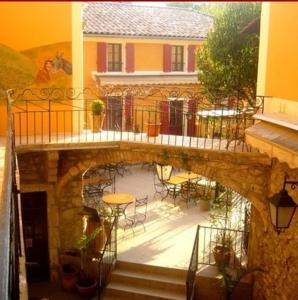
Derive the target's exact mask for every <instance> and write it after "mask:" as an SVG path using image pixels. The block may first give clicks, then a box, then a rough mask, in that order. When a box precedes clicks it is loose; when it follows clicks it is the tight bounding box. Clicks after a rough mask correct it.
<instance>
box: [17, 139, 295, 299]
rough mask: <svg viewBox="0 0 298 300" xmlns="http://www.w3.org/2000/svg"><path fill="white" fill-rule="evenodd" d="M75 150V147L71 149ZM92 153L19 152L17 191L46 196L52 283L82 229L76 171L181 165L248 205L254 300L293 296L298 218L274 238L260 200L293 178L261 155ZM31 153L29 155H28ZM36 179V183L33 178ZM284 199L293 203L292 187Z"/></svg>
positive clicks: (147, 148) (107, 148)
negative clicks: (63, 250) (113, 166)
mask: <svg viewBox="0 0 298 300" xmlns="http://www.w3.org/2000/svg"><path fill="white" fill-rule="evenodd" d="M77 146H78V148H79V147H81V148H82V145H81V144H80V145H77ZM101 147H102V148H100V145H99V146H98V148H92V149H88V148H86V147H85V148H83V149H74V148H73V146H72V149H68V148H65V149H63V150H61V149H59V150H55V149H54V148H53V147H51V149H45V148H44V146H43V149H39V150H42V151H38V149H37V148H34V149H32V148H31V149H25V148H23V149H19V151H20V152H19V154H18V160H19V164H20V166H21V168H20V173H21V174H20V176H21V190H22V191H41V190H45V191H47V193H48V220H49V224H48V226H49V239H50V241H49V244H50V265H51V271H52V274H51V275H52V279H53V280H55V279H56V278H57V275H58V273H57V271H58V258H59V257H58V252H57V248H58V247H63V248H64V247H69V246H72V245H73V244H74V241H75V240H76V238H77V237H78V235H79V234H80V231H81V220H80V218H79V216H78V212H79V211H80V209H81V208H82V200H81V174H82V173H83V172H84V171H85V170H86V169H87V168H89V167H95V166H97V165H104V164H106V163H111V162H112V163H115V162H125V163H127V164H133V163H142V162H153V161H156V162H160V163H168V164H171V165H173V166H175V167H182V168H187V169H189V170H191V171H193V172H195V173H198V174H201V175H203V176H206V177H208V178H210V179H212V180H216V181H218V182H220V183H221V184H223V185H225V186H226V187H229V188H232V189H234V190H235V191H237V192H238V193H240V194H241V195H243V196H244V197H246V198H247V199H248V200H249V201H251V203H252V206H253V214H252V225H251V240H250V245H249V265H250V267H252V268H260V269H262V270H263V271H262V272H256V273H255V293H254V299H268V300H269V299H270V300H271V299H273V300H275V299H276V300H277V299H282V300H286V299H287V300H292V299H293V300H294V299H298V294H297V288H296V287H297V283H298V251H297V248H298V229H297V228H298V227H297V225H298V216H297V213H296V216H295V217H294V219H293V221H292V225H291V228H290V229H289V230H288V231H287V232H285V233H281V234H280V235H277V234H276V232H274V231H273V228H272V226H271V223H270V219H269V214H268V203H267V200H266V196H269V195H272V194H273V193H275V192H278V191H279V190H280V189H281V186H282V182H283V176H284V173H285V172H287V173H288V174H289V176H290V178H291V179H292V180H295V179H296V180H298V171H297V170H290V169H289V168H288V166H287V165H284V164H280V163H279V162H277V161H274V160H272V159H270V158H269V157H267V156H266V155H263V154H260V153H232V152H220V151H212V150H201V149H188V148H182V147H171V146H164V145H149V144H138V143H130V142H118V143H117V142H110V143H105V145H104V147H103V145H102V144H101ZM32 150H34V151H36V152H31V151H32ZM35 180H36V181H35ZM290 194H291V195H292V197H293V198H294V199H296V200H297V202H298V195H297V190H296V191H291V192H290Z"/></svg>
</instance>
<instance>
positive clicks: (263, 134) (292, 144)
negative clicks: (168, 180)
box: [245, 121, 298, 168]
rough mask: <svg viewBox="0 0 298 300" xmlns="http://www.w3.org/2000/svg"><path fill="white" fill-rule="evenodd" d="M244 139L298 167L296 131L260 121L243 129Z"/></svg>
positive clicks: (297, 132) (291, 165)
mask: <svg viewBox="0 0 298 300" xmlns="http://www.w3.org/2000/svg"><path fill="white" fill-rule="evenodd" d="M245 140H246V142H247V143H248V144H250V145H251V146H252V147H255V148H257V149H259V150H260V151H261V152H265V153H267V154H268V155H270V156H271V157H276V158H278V159H279V160H280V161H283V162H287V163H288V164H289V166H290V167H293V168H294V167H295V168H296V167H298V131H297V130H293V129H290V128H286V127H283V126H279V125H276V124H272V123H268V122H264V121H261V122H259V123H257V124H256V125H254V126H252V127H249V128H247V129H246V131H245Z"/></svg>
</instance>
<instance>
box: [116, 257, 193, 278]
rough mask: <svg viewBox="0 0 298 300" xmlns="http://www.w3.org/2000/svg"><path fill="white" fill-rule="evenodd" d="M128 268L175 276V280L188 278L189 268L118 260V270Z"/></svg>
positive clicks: (152, 273) (128, 269)
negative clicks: (183, 268)
mask: <svg viewBox="0 0 298 300" xmlns="http://www.w3.org/2000/svg"><path fill="white" fill-rule="evenodd" d="M119 269H120V270H127V271H133V272H142V273H145V274H151V275H154V274H157V275H159V276H163V275H164V276H166V277H167V278H171V279H172V278H173V280H179V279H180V280H183V281H185V280H186V275H187V270H182V269H173V268H166V267H160V266H152V265H146V264H137V263H132V262H124V261H117V263H116V270H119Z"/></svg>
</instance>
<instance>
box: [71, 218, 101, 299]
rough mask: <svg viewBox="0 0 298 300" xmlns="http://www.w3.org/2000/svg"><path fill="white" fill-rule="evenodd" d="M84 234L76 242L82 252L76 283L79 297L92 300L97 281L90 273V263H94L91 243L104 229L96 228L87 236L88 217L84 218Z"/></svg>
mask: <svg viewBox="0 0 298 300" xmlns="http://www.w3.org/2000/svg"><path fill="white" fill-rule="evenodd" d="M83 223H84V227H83V234H82V236H81V237H80V238H79V239H78V240H77V242H76V248H77V249H78V250H79V251H80V265H81V272H80V276H79V280H78V281H77V283H76V287H77V290H78V292H79V295H80V296H81V297H82V298H91V297H93V296H94V294H95V292H96V286H97V281H96V280H95V279H93V278H92V277H91V276H90V275H89V272H88V263H90V262H91V261H92V258H93V257H92V251H91V249H90V247H89V245H90V242H91V241H93V240H94V239H95V238H96V236H97V235H98V234H99V233H100V232H101V231H102V227H101V226H100V227H97V228H95V229H94V230H93V231H92V232H91V233H90V234H89V235H87V234H86V230H87V225H88V217H86V216H84V217H83Z"/></svg>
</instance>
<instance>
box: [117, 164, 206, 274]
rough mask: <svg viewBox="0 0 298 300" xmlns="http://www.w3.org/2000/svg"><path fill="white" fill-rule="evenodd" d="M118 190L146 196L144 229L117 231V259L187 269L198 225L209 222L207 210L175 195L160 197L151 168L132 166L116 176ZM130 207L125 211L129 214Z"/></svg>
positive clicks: (140, 227) (139, 226) (139, 196)
mask: <svg viewBox="0 0 298 300" xmlns="http://www.w3.org/2000/svg"><path fill="white" fill-rule="evenodd" d="M116 191H117V192H127V193H131V194H133V195H135V196H136V197H137V198H141V197H144V196H146V195H148V196H149V204H148V211H147V219H146V222H145V230H144V228H143V226H142V225H138V226H137V227H136V228H135V229H134V233H133V231H132V229H131V228H126V229H125V230H124V229H123V228H124V226H122V228H121V225H122V224H121V223H123V221H121V220H120V223H119V226H120V229H119V232H118V259H119V260H123V261H129V262H135V263H141V264H149V265H156V266H163V267H169V268H181V269H187V268H188V265H189V260H190V256H191V252H192V248H193V243H194V239H195V234H196V228H197V225H198V224H200V225H208V223H209V222H208V212H205V211H200V208H199V207H198V206H196V205H195V204H194V203H192V202H191V203H190V204H189V205H188V207H187V206H186V202H185V201H183V200H180V201H179V198H177V203H176V206H175V205H174V203H173V199H171V197H168V198H166V199H165V200H164V201H160V200H161V199H160V198H161V196H160V195H159V194H155V190H154V184H153V173H152V168H150V167H148V166H144V167H141V166H139V165H137V166H134V167H132V168H131V169H130V171H129V172H127V173H125V175H124V177H117V181H116ZM129 209H132V208H128V209H127V213H128V214H129Z"/></svg>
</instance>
